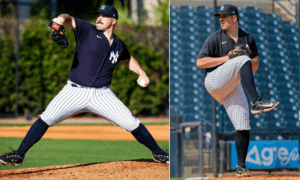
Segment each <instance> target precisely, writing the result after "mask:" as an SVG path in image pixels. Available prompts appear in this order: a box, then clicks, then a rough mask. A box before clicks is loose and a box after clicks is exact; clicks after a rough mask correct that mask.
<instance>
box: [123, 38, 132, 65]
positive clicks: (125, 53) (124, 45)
mask: <svg viewBox="0 0 300 180" xmlns="http://www.w3.org/2000/svg"><path fill="white" fill-rule="evenodd" d="M121 43H122V46H123V51H122V54H121V56H120V61H124V60H127V59H129V58H130V57H131V54H130V52H129V51H128V49H127V46H126V44H125V43H124V42H123V41H121Z"/></svg>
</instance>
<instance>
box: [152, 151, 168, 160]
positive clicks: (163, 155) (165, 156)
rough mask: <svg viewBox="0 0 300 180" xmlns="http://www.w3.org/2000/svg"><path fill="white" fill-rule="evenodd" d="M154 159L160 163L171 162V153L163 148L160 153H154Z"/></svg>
mask: <svg viewBox="0 0 300 180" xmlns="http://www.w3.org/2000/svg"><path fill="white" fill-rule="evenodd" d="M153 160H154V161H155V162H160V163H169V153H167V152H166V151H164V150H162V151H160V153H159V154H158V155H155V154H153Z"/></svg>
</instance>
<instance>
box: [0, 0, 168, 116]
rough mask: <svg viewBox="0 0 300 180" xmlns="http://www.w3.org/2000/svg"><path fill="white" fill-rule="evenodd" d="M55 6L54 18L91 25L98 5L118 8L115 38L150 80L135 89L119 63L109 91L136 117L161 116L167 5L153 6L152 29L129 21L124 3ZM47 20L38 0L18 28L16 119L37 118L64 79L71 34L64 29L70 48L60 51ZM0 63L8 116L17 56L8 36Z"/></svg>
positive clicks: (0, 89)
mask: <svg viewBox="0 0 300 180" xmlns="http://www.w3.org/2000/svg"><path fill="white" fill-rule="evenodd" d="M57 3H58V5H59V6H58V9H57V15H59V14H60V13H68V14H70V15H71V16H75V17H79V18H82V19H86V20H88V21H90V22H91V23H94V22H95V17H94V16H93V15H92V14H91V12H92V11H95V10H98V9H99V8H100V7H101V5H102V4H105V3H108V4H113V5H114V6H115V7H116V8H117V9H118V12H119V17H120V18H119V20H118V24H117V28H116V31H115V34H116V35H117V36H118V37H119V38H120V39H122V40H123V41H124V42H125V44H126V45H127V47H128V49H129V51H130V53H131V54H132V55H133V56H134V57H135V58H136V59H137V61H138V62H139V63H140V65H141V67H142V68H143V69H144V70H145V72H146V73H147V75H148V76H149V77H150V81H151V84H150V85H149V86H148V87H147V88H141V87H139V86H138V85H137V84H136V80H137V78H138V76H137V75H136V74H134V73H133V72H131V71H129V70H128V69H126V67H125V66H124V65H123V64H121V63H120V64H119V65H117V66H116V68H115V71H114V74H113V80H112V84H111V86H110V88H111V89H112V90H113V91H114V93H115V94H116V95H117V97H118V98H119V99H120V100H121V101H122V102H123V103H124V104H125V105H127V107H128V108H129V109H130V110H131V112H132V113H133V115H135V116H160V115H166V114H167V112H168V104H169V103H168V92H169V85H168V81H169V57H168V54H169V53H168V45H169V44H168V42H169V28H168V26H169V14H168V13H169V9H168V1H167V0H163V1H161V0H159V1H158V3H159V5H158V6H157V7H154V11H155V14H156V15H157V16H156V17H157V18H156V25H154V26H153V25H146V24H144V23H141V22H140V23H137V22H134V21H133V19H132V18H130V11H129V9H128V3H127V1H115V2H113V1H92V0H87V1H84V2H83V1H79V2H77V3H73V1H71V0H64V1H62V0H58V1H57ZM12 9H13V8H12ZM5 12H6V11H4V10H2V18H3V17H5ZM7 14H9V12H7ZM7 16H9V15H7ZM50 19H51V2H49V1H46V0H40V1H38V3H36V4H35V6H34V7H33V8H32V9H31V12H30V18H29V19H28V20H27V21H22V23H21V24H22V25H23V26H22V27H21V35H20V46H19V94H18V99H19V108H18V113H19V114H24V113H26V112H33V113H34V115H35V116H36V115H39V114H40V113H42V112H43V111H44V109H45V108H46V107H47V105H48V104H49V102H50V101H51V100H52V99H53V98H54V97H55V96H56V95H57V94H58V92H59V91H60V90H61V89H62V87H63V86H64V85H65V84H66V82H67V80H68V77H69V72H70V68H71V64H72V61H73V55H74V51H75V46H76V44H75V40H74V35H73V32H72V31H71V30H70V29H69V28H66V36H67V38H68V40H69V43H70V45H69V47H68V48H67V49H61V48H60V47H59V46H58V45H56V44H55V43H54V42H53V41H52V39H51V30H50V29H49V27H47V22H48V21H49V20H50ZM9 22H10V21H9V20H7V19H5V20H4V21H3V24H4V25H3V27H1V28H3V29H5V28H7V29H8V28H9ZM5 23H6V26H5ZM7 31H9V30H7ZM0 59H1V61H0V66H1V71H0V82H1V86H0V114H13V113H14V111H15V98H16V93H15V73H16V61H15V59H16V53H15V42H14V35H13V33H12V34H10V33H6V34H5V36H0ZM88 115H89V116H93V115H91V114H88Z"/></svg>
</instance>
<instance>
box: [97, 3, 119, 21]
mask: <svg viewBox="0 0 300 180" xmlns="http://www.w3.org/2000/svg"><path fill="white" fill-rule="evenodd" d="M93 14H95V15H98V14H104V15H105V16H108V17H113V18H116V19H118V18H119V17H118V11H117V9H116V8H115V7H113V6H111V5H108V4H106V5H103V6H101V8H100V9H99V11H94V12H93Z"/></svg>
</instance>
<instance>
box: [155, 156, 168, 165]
mask: <svg viewBox="0 0 300 180" xmlns="http://www.w3.org/2000/svg"><path fill="white" fill-rule="evenodd" d="M152 159H153V161H154V162H157V163H167V164H168V163H169V161H166V162H163V161H160V160H156V159H155V158H154V157H153V158H152Z"/></svg>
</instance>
